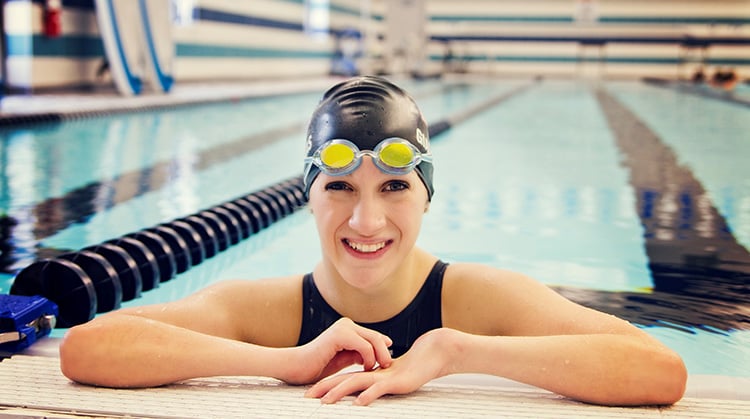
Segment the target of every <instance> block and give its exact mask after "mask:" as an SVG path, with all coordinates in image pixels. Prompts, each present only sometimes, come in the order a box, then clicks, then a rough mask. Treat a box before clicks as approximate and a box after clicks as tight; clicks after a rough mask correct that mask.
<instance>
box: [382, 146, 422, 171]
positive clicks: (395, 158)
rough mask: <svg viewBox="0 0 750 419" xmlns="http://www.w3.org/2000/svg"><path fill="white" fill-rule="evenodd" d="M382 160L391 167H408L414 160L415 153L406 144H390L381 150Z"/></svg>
mask: <svg viewBox="0 0 750 419" xmlns="http://www.w3.org/2000/svg"><path fill="white" fill-rule="evenodd" d="M380 160H381V161H382V162H383V163H385V164H387V165H388V166H391V167H406V166H408V165H409V164H410V163H411V162H412V161H413V160H414V151H413V150H412V149H411V148H409V146H407V145H406V144H401V143H393V144H388V145H387V146H385V147H383V149H382V150H380Z"/></svg>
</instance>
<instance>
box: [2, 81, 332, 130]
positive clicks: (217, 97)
mask: <svg viewBox="0 0 750 419" xmlns="http://www.w3.org/2000/svg"><path fill="white" fill-rule="evenodd" d="M339 80H341V78H332V77H321V78H315V79H309V80H291V79H283V80H258V81H248V82H236V83H223V82H221V83H220V82H215V83H182V84H178V85H175V86H174V88H173V89H172V90H171V91H170V92H169V93H168V94H159V93H149V92H147V93H143V94H141V95H138V96H130V97H125V96H120V95H119V94H117V92H115V91H114V90H110V89H103V90H98V91H92V92H85V91H71V92H61V93H44V94H34V95H27V94H15V95H9V96H4V97H2V99H0V120H3V119H5V120H8V119H12V118H15V117H21V116H40V115H45V114H60V115H69V116H71V117H75V116H84V115H86V114H102V113H104V112H127V111H138V110H142V109H144V108H160V107H171V106H183V105H191V104H201V103H210V102H219V101H231V100H241V99H246V98H251V97H259V96H268V95H278V94H284V93H297V92H305V91H311V92H320V93H321V94H322V92H324V91H325V90H327V89H328V88H329V87H331V86H332V85H333V84H334V83H336V82H337V81H339ZM31 122H33V121H31Z"/></svg>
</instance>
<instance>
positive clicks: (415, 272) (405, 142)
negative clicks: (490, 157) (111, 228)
mask: <svg viewBox="0 0 750 419" xmlns="http://www.w3.org/2000/svg"><path fill="white" fill-rule="evenodd" d="M306 145H307V153H306V157H305V159H304V182H305V191H306V194H307V196H308V199H309V202H308V208H309V211H310V212H311V213H312V217H314V220H315V223H316V226H317V231H318V239H319V241H320V247H321V249H322V257H321V260H320V261H319V262H318V263H317V264H316V265H315V266H314V267H313V269H312V271H311V272H309V273H307V274H299V275H292V276H287V277H278V278H268V279H259V280H253V281H247V280H227V281H221V282H219V283H216V284H214V285H211V286H209V287H207V288H205V289H203V290H200V291H198V292H196V293H195V294H193V295H191V296H188V297H186V298H184V299H181V300H178V301H174V302H168V303H164V304H156V305H150V306H143V307H133V308H127V309H122V310H119V311H115V312H112V313H108V314H105V315H101V316H98V317H96V318H95V319H93V320H91V321H89V322H88V323H85V324H82V325H79V326H76V327H73V328H71V329H69V331H68V332H67V333H66V335H65V337H64V339H63V340H62V343H61V345H60V361H61V369H62V372H63V373H64V374H65V375H66V376H67V377H69V378H70V379H72V380H74V381H77V382H80V383H86V384H91V385H99V386H109V387H123V388H132V387H149V386H159V385H163V384H168V383H173V382H176V381H180V380H185V379H190V378H196V377H207V376H222V375H248V376H265V377H273V378H277V379H279V380H282V381H284V382H286V383H289V384H294V385H311V386H310V387H309V388H308V389H307V390H306V393H305V395H306V396H307V397H313V398H319V399H320V400H321V401H322V402H323V403H335V402H337V401H339V400H341V399H342V398H343V397H345V396H348V395H356V397H355V399H354V403H355V404H358V405H368V404H370V403H372V402H373V401H375V400H376V399H378V398H379V397H381V396H383V395H385V394H407V393H410V392H413V391H415V390H417V389H419V388H420V387H421V386H422V385H423V384H425V383H427V382H429V381H430V380H433V379H435V378H438V377H442V376H446V375H450V374H455V373H480V374H489V375H495V376H499V377H505V378H508V379H512V380H515V381H519V382H522V383H527V384H530V385H534V386H537V387H540V388H544V389H547V390H550V391H553V392H556V393H558V394H560V395H563V396H566V397H569V398H572V399H576V400H581V401H584V402H589V403H596V404H602V405H668V404H672V403H675V402H676V401H678V400H679V399H680V398H681V397H682V395H683V393H684V390H685V383H686V378H687V373H686V369H685V366H684V364H683V362H682V360H681V358H680V357H679V356H678V355H677V354H676V353H675V352H674V351H672V350H670V349H669V348H667V347H666V346H664V345H663V344H661V343H660V342H659V341H658V340H656V339H654V338H653V337H651V336H650V335H649V334H647V333H645V332H643V331H642V330H640V329H638V328H636V327H634V326H633V325H631V324H629V323H628V322H626V321H624V320H621V319H619V318H616V317H614V316H611V315H608V314H605V313H602V312H598V311H595V310H591V309H588V308H585V307H582V306H580V305H578V304H575V303H573V302H571V301H569V300H567V299H565V298H564V297H562V296H560V295H559V294H557V293H555V292H554V291H553V290H551V289H550V288H548V287H547V286H545V285H543V284H541V283H540V282H538V281H536V280H534V279H532V278H529V277H527V276H525V275H522V274H520V273H514V272H509V271H505V270H502V269H498V268H495V267H490V266H485V265H479V264H472V263H461V262H451V263H446V262H444V261H441V260H439V259H438V258H437V257H436V256H435V255H432V254H430V253H429V252H427V251H426V250H424V249H422V248H419V247H417V246H416V245H415V243H416V240H417V236H418V234H419V230H420V226H421V222H422V218H423V215H424V213H425V212H426V211H428V209H429V206H430V203H431V201H432V199H433V195H434V193H435V190H434V185H433V158H432V155H431V153H430V143H429V133H428V131H427V124H426V123H425V120H424V118H423V117H422V114H421V112H420V111H419V109H418V107H417V105H416V103H415V102H414V101H413V100H412V99H411V97H409V95H408V94H407V93H406V92H404V91H403V90H402V89H400V88H399V87H397V86H395V85H394V84H392V83H390V82H388V81H387V80H385V79H382V78H377V77H368V76H364V77H356V78H353V79H349V80H346V81H343V82H341V83H339V84H337V85H335V86H334V87H332V88H331V89H330V90H328V91H327V92H326V93H325V94H324V96H323V98H322V100H321V101H320V103H319V104H318V106H317V108H316V109H315V111H314V113H313V115H312V118H311V120H310V125H309V129H308V133H307V138H306ZM355 365H361V367H359V366H355ZM347 367H351V368H347ZM344 368H347V372H345V373H339V372H340V371H341V370H342V369H344Z"/></svg>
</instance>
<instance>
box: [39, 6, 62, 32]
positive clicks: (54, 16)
mask: <svg viewBox="0 0 750 419" xmlns="http://www.w3.org/2000/svg"><path fill="white" fill-rule="evenodd" d="M61 14H62V0H45V2H44V14H43V16H42V19H43V20H44V21H43V22H42V24H43V29H44V36H47V37H49V38H55V37H58V36H60V34H62V24H61V22H60V15H61Z"/></svg>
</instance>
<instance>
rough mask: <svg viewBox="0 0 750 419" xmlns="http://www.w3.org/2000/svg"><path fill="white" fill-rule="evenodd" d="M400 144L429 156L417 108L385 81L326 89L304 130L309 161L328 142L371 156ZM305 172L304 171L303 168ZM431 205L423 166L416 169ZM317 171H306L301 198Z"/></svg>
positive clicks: (427, 169) (368, 79)
mask: <svg viewBox="0 0 750 419" xmlns="http://www.w3.org/2000/svg"><path fill="white" fill-rule="evenodd" d="M391 137H398V138H403V139H405V140H407V141H408V142H410V143H411V144H413V145H414V146H415V147H416V148H417V149H418V150H419V151H420V152H422V153H429V152H430V139H429V133H428V131H427V123H426V122H425V120H424V117H423V116H422V112H420V111H419V108H418V107H417V104H416V102H414V99H412V98H411V96H409V95H408V94H407V93H406V92H405V91H404V90H402V89H401V88H400V87H398V86H396V85H395V84H393V83H391V82H389V81H388V80H386V79H383V78H380V77H374V76H361V77H355V78H352V79H349V80H346V81H343V82H341V83H339V84H337V85H335V86H333V87H332V88H330V89H329V90H328V91H327V92H326V93H325V94H324V95H323V98H322V99H321V100H320V103H318V107H317V108H316V109H315V112H313V115H312V117H311V118H310V126H309V127H308V129H307V150H306V154H307V156H308V157H310V156H312V155H313V154H314V153H315V151H316V150H317V149H318V147H320V146H321V145H322V144H323V143H325V142H326V141H328V140H333V139H345V140H349V141H351V142H353V143H354V144H356V145H357V147H359V149H360V150H373V149H374V148H375V147H376V146H377V145H378V144H379V143H380V142H381V141H383V140H385V139H386V138H391ZM308 166H309V167H308ZM415 170H416V171H417V175H419V178H420V179H421V180H422V182H423V183H424V185H425V187H426V188H427V197H428V199H430V200H431V199H432V195H433V193H434V189H433V186H432V163H430V162H427V161H422V162H420V163H419V165H417V167H416V168H415ZM319 173H320V169H318V167H317V166H315V165H314V164H312V163H307V164H306V165H305V179H304V181H305V196H308V197H309V193H310V186H311V185H312V183H313V181H314V180H315V177H316V176H318V174H319Z"/></svg>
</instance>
